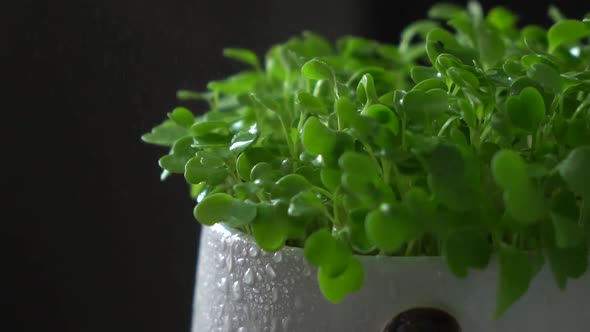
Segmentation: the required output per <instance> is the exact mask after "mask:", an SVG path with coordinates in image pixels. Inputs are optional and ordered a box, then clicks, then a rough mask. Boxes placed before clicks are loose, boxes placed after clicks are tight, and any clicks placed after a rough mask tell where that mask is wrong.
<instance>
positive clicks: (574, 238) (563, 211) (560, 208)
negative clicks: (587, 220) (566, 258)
mask: <svg viewBox="0 0 590 332" xmlns="http://www.w3.org/2000/svg"><path fill="white" fill-rule="evenodd" d="M579 218H580V212H579V208H578V205H577V199H576V195H574V193H572V192H571V191H567V190H561V191H559V192H558V193H556V194H555V195H554V196H553V197H552V198H551V221H552V222H553V228H554V229H555V243H556V244H557V247H559V248H571V247H579V246H580V245H581V244H582V243H583V241H584V236H585V235H584V230H583V229H582V227H581V226H580V225H579V224H578V219H579Z"/></svg>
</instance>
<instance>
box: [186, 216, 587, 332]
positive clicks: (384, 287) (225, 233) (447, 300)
mask: <svg viewBox="0 0 590 332" xmlns="http://www.w3.org/2000/svg"><path fill="white" fill-rule="evenodd" d="M360 259H361V262H362V264H363V266H364V269H365V282H364V286H363V288H362V289H361V290H360V291H359V292H357V293H354V294H351V295H349V296H348V297H347V298H346V299H345V300H344V301H343V302H342V303H340V304H337V305H335V304H332V303H330V302H328V301H327V300H325V299H324V297H323V296H322V294H321V293H320V290H319V288H318V285H317V281H316V271H315V269H314V268H313V267H310V266H309V265H308V264H307V262H306V261H305V258H304V257H303V251H302V250H301V249H299V248H284V249H282V250H280V251H279V252H277V253H267V252H264V251H262V250H260V248H258V246H256V244H254V243H253V241H252V240H251V239H250V238H249V237H247V236H245V235H243V234H239V233H237V232H235V231H233V230H231V229H228V228H225V227H224V226H222V225H215V226H213V227H208V228H205V229H203V233H202V239H201V249H200V254H199V261H198V271H197V284H196V288H195V289H196V290H195V303H194V314H193V332H213V331H224V332H234V331H238V332H279V331H283V332H295V331H296V332H299V331H301V332H313V331H318V332H325V331H338V332H346V331H350V332H358V331H366V332H373V331H375V332H381V331H388V332H389V331H395V332H418V331H419V332H428V331H433V332H435V331H436V332H441V331H443V332H455V331H463V332H491V331H498V332H499V331H503V332H511V331H514V332H517V331H531V332H533V331H534V332H543V331H547V332H549V331H568V332H587V331H590V277H588V275H586V276H584V277H582V278H581V279H579V280H575V281H570V282H569V283H568V287H567V290H566V291H561V290H559V289H558V288H557V286H556V285H555V282H554V281H553V277H552V275H551V272H550V271H549V269H548V268H545V269H544V270H543V271H542V272H541V273H540V274H539V275H538V276H537V277H536V279H535V280H534V281H533V283H532V285H531V287H530V289H529V292H528V293H527V294H526V295H525V296H524V297H523V298H522V299H521V300H520V301H519V302H517V303H516V304H515V305H514V306H513V307H511V308H510V310H508V311H507V312H506V313H505V314H504V315H503V316H502V317H501V318H500V319H497V320H495V319H494V317H493V314H494V309H495V304H496V287H497V283H498V280H497V268H496V266H495V264H490V266H489V268H488V269H487V270H485V271H472V272H471V273H470V275H469V276H468V277H467V278H466V279H457V278H455V277H454V276H453V275H452V274H451V273H450V272H449V271H448V269H447V267H446V265H445V262H444V261H443V260H442V259H441V258H436V257H415V258H411V257H374V256H363V257H360Z"/></svg>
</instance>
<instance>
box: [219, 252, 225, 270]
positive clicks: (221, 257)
mask: <svg viewBox="0 0 590 332" xmlns="http://www.w3.org/2000/svg"><path fill="white" fill-rule="evenodd" d="M217 263H218V264H219V267H220V268H224V267H225V255H223V254H219V256H217Z"/></svg>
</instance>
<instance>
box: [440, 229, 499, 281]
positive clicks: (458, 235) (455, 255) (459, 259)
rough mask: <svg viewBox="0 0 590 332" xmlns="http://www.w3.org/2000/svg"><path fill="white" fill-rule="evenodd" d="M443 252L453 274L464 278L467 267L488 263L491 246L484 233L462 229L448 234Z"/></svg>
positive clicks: (483, 265) (484, 265)
mask: <svg viewBox="0 0 590 332" xmlns="http://www.w3.org/2000/svg"><path fill="white" fill-rule="evenodd" d="M443 252H444V255H445V258H446V260H447V264H448V265H449V268H450V269H451V271H452V272H453V274H455V275H456V276H457V277H460V278H464V277H466V276H467V269H468V268H477V269H483V268H485V267H486V266H487V265H488V262H489V260H490V255H491V253H492V247H491V245H490V241H489V239H488V236H487V234H486V233H484V232H481V231H476V230H463V231H457V232H453V233H451V234H450V235H449V237H448V238H447V239H446V241H445V244H444V249H443Z"/></svg>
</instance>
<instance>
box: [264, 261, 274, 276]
mask: <svg viewBox="0 0 590 332" xmlns="http://www.w3.org/2000/svg"><path fill="white" fill-rule="evenodd" d="M264 270H266V274H268V276H269V277H270V278H271V279H274V278H275V277H276V276H277V274H276V273H275V270H274V269H273V268H272V266H271V265H270V264H266V266H265V267H264Z"/></svg>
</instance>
